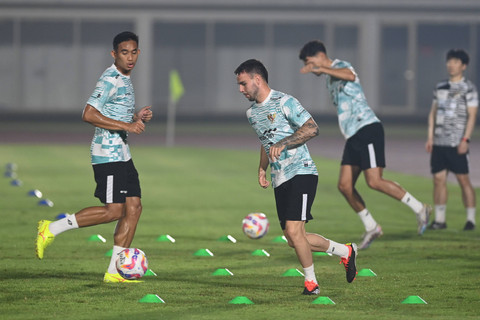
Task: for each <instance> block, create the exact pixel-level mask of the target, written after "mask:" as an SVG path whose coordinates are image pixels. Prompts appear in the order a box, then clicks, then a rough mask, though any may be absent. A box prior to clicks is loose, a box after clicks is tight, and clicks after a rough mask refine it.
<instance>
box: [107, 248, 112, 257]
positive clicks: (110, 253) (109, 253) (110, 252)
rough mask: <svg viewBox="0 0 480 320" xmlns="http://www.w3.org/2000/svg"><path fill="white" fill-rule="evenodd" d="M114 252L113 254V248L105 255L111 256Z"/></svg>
mask: <svg viewBox="0 0 480 320" xmlns="http://www.w3.org/2000/svg"><path fill="white" fill-rule="evenodd" d="M112 254H113V249H110V250H108V251H107V252H105V257H111V256H112Z"/></svg>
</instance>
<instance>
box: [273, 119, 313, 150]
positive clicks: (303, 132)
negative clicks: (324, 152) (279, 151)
mask: <svg viewBox="0 0 480 320" xmlns="http://www.w3.org/2000/svg"><path fill="white" fill-rule="evenodd" d="M318 133H319V132H318V126H317V124H316V123H315V121H313V119H312V118H310V119H309V120H307V122H305V123H304V124H303V125H302V126H301V127H300V128H299V129H298V130H297V131H295V133H294V134H292V135H291V136H288V137H285V138H283V139H282V140H280V141H278V142H277V145H283V146H285V147H286V148H287V149H295V148H298V147H300V146H301V145H303V144H304V143H305V142H307V141H308V140H310V139H312V138H313V137H316V136H318Z"/></svg>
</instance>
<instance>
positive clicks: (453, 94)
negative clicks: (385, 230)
mask: <svg viewBox="0 0 480 320" xmlns="http://www.w3.org/2000/svg"><path fill="white" fill-rule="evenodd" d="M468 62H469V57H468V54H467V53H466V52H465V51H463V50H461V49H452V50H450V51H449V52H448V53H447V71H448V74H449V79H448V80H445V81H441V82H439V83H438V84H437V85H436V87H435V90H434V91H433V102H432V107H431V110H430V114H429V116H428V138H427V143H426V144H425V148H426V150H427V152H430V153H431V157H430V167H431V172H432V175H433V182H434V183H433V185H434V187H433V200H434V203H435V220H434V221H433V222H432V224H431V225H430V226H429V229H432V230H438V229H445V228H447V222H446V212H447V176H448V173H449V172H453V173H454V174H455V177H456V178H457V181H458V184H459V185H460V189H461V190H462V199H463V204H464V206H465V211H466V215H467V219H466V220H467V221H466V223H465V226H464V227H463V230H473V229H475V214H476V196H475V190H474V189H473V186H472V184H471V182H470V178H469V175H468V172H469V167H468V150H469V142H470V137H471V135H472V132H473V129H474V127H475V119H476V117H477V110H478V93H477V89H476V87H475V85H474V84H473V83H472V82H471V81H470V80H467V79H465V78H464V76H463V74H464V72H465V70H466V68H467V65H468Z"/></svg>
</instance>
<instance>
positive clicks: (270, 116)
mask: <svg viewBox="0 0 480 320" xmlns="http://www.w3.org/2000/svg"><path fill="white" fill-rule="evenodd" d="M276 116H277V114H276V113H270V114H269V115H268V116H267V118H268V120H270V122H271V123H273V122H274V121H275V117H276Z"/></svg>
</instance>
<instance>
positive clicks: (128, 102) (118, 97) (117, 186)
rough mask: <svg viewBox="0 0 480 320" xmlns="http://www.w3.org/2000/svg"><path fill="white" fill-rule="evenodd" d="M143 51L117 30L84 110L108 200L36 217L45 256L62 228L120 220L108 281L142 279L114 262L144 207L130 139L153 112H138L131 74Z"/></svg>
mask: <svg viewBox="0 0 480 320" xmlns="http://www.w3.org/2000/svg"><path fill="white" fill-rule="evenodd" d="M139 54H140V49H139V48H138V36H137V35H135V34H134V33H132V32H128V31H127V32H122V33H120V34H118V35H117V36H115V38H114V39H113V50H112V52H111V55H112V57H113V59H114V63H113V65H112V66H110V67H109V68H107V69H106V70H105V72H104V73H103V74H102V76H101V77H100V79H99V80H98V82H97V85H96V88H95V90H94V91H93V93H92V95H91V97H90V99H88V101H87V105H86V106H85V109H84V111H83V120H84V121H86V122H88V123H90V124H92V125H94V126H95V134H94V136H93V139H92V144H91V148H90V151H91V162H92V165H93V171H94V175H95V181H96V183H97V187H96V190H95V197H97V198H98V199H99V200H100V201H101V202H102V203H103V204H104V205H103V206H95V207H88V208H85V209H82V210H80V211H78V212H77V213H75V214H73V215H67V217H65V218H63V219H60V220H57V221H54V222H51V221H48V220H41V221H39V223H38V235H37V240H36V254H37V257H38V258H39V259H43V255H44V250H45V248H46V247H47V246H48V245H50V244H51V243H52V242H53V240H54V239H55V237H56V236H57V235H58V234H60V233H62V232H65V231H68V230H72V229H76V228H83V227H89V226H94V225H97V224H102V223H108V222H112V221H118V222H117V226H116V228H115V233H114V246H113V254H112V258H111V261H110V264H109V266H108V269H107V272H106V273H105V276H104V279H103V280H104V281H105V282H139V281H137V280H125V279H123V278H122V277H121V276H120V275H119V274H118V272H117V270H116V267H115V260H116V257H117V255H118V254H119V253H120V252H121V251H122V250H123V249H125V248H128V247H130V244H131V243H132V240H133V237H134V235H135V230H136V228H137V223H138V220H139V218H140V215H141V213H142V203H141V200H140V198H141V190H140V182H139V179H138V173H137V170H136V169H135V166H134V164H133V161H132V157H131V154H130V149H129V146H128V144H127V135H128V133H129V132H133V133H135V134H141V133H142V132H144V131H145V122H148V121H150V119H151V118H152V111H151V110H150V107H144V108H142V109H140V110H139V111H138V112H137V113H135V94H134V91H133V86H132V81H131V79H130V74H131V72H132V70H133V68H134V67H135V64H136V62H137V59H138V55H139Z"/></svg>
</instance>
